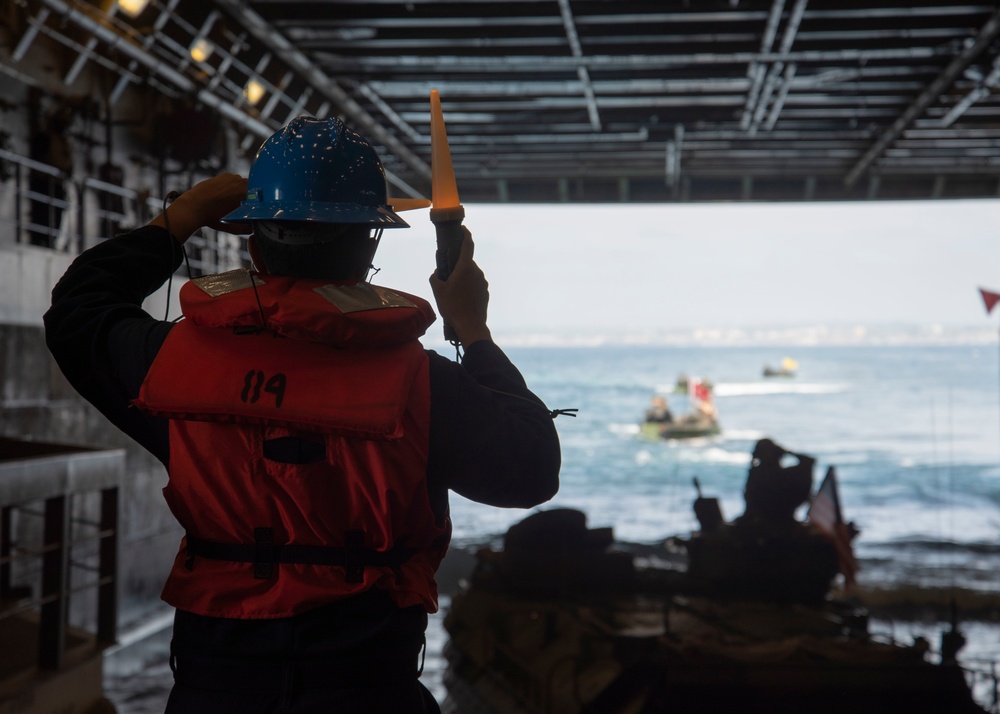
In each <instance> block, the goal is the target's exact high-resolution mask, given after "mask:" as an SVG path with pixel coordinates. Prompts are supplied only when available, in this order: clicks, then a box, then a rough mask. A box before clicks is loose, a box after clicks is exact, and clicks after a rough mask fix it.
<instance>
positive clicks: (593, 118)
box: [558, 0, 601, 131]
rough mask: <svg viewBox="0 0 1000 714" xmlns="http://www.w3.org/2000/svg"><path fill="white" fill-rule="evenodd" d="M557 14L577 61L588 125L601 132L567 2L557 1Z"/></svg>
mask: <svg viewBox="0 0 1000 714" xmlns="http://www.w3.org/2000/svg"><path fill="white" fill-rule="evenodd" d="M558 2H559V12H560V13H561V14H562V21H563V28H564V29H565V31H566V39H567V40H569V47H570V50H571V51H572V52H573V56H574V57H575V58H576V59H577V61H578V63H577V66H576V76H577V77H579V78H580V84H581V85H582V87H583V96H584V97H585V98H586V100H587V116H589V117H590V125H591V126H592V127H593V128H594V131H600V130H601V116H600V114H599V113H598V112H597V102H596V101H595V100H594V86H593V85H592V84H591V83H590V73H589V72H588V71H587V65H586V64H585V63H584V61H583V47H582V46H581V45H580V36H579V35H578V34H577V32H576V25H575V24H574V23H573V10H572V9H571V8H570V6H569V0H558Z"/></svg>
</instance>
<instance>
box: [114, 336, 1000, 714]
mask: <svg viewBox="0 0 1000 714" xmlns="http://www.w3.org/2000/svg"><path fill="white" fill-rule="evenodd" d="M506 351H507V353H508V354H509V355H510V356H511V358H512V359H513V360H514V362H515V364H517V365H518V367H519V368H520V369H521V372H522V373H523V374H524V376H525V378H526V379H527V381H528V383H529V385H531V387H532V388H533V389H534V391H535V392H536V393H537V394H538V395H539V396H540V397H542V399H544V400H545V402H546V404H547V405H548V406H549V407H550V408H553V409H555V408H567V409H568V408H576V409H578V410H579V411H578V416H577V417H575V418H572V417H568V416H560V417H558V418H557V419H556V422H555V423H556V426H557V428H558V431H559V435H560V440H561V444H562V456H563V466H562V472H561V488H560V491H559V493H558V494H557V496H556V497H555V498H554V499H553V500H552V501H551V502H549V503H547V504H545V505H543V506H541V508H554V507H571V508H577V509H580V510H582V511H584V512H585V513H586V514H587V521H588V525H589V526H590V527H592V528H597V527H611V528H613V530H614V533H615V536H616V537H617V538H618V539H619V540H622V541H629V542H634V543H641V544H658V543H660V542H662V541H663V540H664V539H666V538H668V537H670V536H674V535H681V536H684V535H687V534H688V533H690V531H691V530H693V529H694V528H695V527H696V525H697V524H696V521H695V518H694V515H693V512H692V510H691V505H692V502H693V500H694V498H695V495H696V493H695V488H694V486H693V483H692V479H693V478H694V477H697V478H698V480H699V482H700V483H701V488H702V491H703V493H704V495H706V496H713V497H717V498H719V499H720V502H721V506H722V510H723V514H724V515H725V517H726V518H729V519H731V518H735V517H736V516H738V515H740V514H741V513H742V512H743V505H744V504H743V496H742V491H743V486H744V483H745V480H746V474H747V469H748V466H749V461H750V453H751V451H752V449H753V446H754V444H755V443H756V441H757V440H758V439H760V438H763V437H768V438H771V439H772V440H774V441H775V442H777V443H778V444H780V445H782V446H783V447H785V448H786V449H788V450H790V451H793V452H797V453H804V454H808V455H810V456H812V457H814V458H816V459H817V464H816V469H815V473H814V488H818V486H819V484H820V482H821V480H822V477H823V475H824V474H825V472H826V470H827V468H829V467H831V466H832V467H834V468H835V469H836V473H837V477H838V482H839V486H840V497H841V502H842V506H843V512H844V516H845V518H846V519H847V520H850V521H854V522H855V524H856V525H857V526H858V528H859V529H860V535H859V536H858V537H857V539H856V540H855V550H856V553H857V555H858V556H859V558H860V561H861V566H862V570H861V571H860V573H859V576H858V580H859V584H860V585H862V586H863V587H868V588H879V587H885V588H906V587H908V586H912V587H915V588H939V589H945V590H946V591H947V590H948V589H954V590H961V591H964V592H971V593H976V594H978V595H980V597H981V599H984V600H985V601H986V602H990V601H991V600H995V603H996V607H995V614H994V617H993V618H986V621H983V618H982V616H981V615H982V613H980V619H979V620H978V621H969V622H966V623H965V624H964V632H965V634H966V636H967V637H968V639H969V644H968V645H967V647H966V649H965V650H964V663H966V664H969V665H970V666H973V665H977V664H981V665H982V669H983V671H986V672H988V671H989V668H990V667H991V666H992V665H991V664H990V663H991V662H998V661H1000V627H998V625H997V618H1000V351H998V347H997V345H990V344H985V345H960V346H942V345H935V346H837V347H819V346H816V347H795V348H774V347H676V346H666V347H656V346H601V347H531V348H511V349H507V350H506ZM785 356H788V357H792V358H794V359H795V360H796V361H797V362H798V365H799V369H798V372H797V374H796V375H795V376H794V377H792V378H765V377H763V376H762V371H763V367H764V365H766V364H770V365H773V366H777V365H778V363H780V361H781V359H782V358H783V357H785ZM681 373H683V374H686V375H688V376H690V377H701V378H706V379H709V380H710V381H711V382H712V383H713V385H714V394H715V398H714V400H715V404H716V406H717V408H718V411H719V421H720V424H721V427H722V432H721V434H719V435H718V436H714V437H710V438H705V439H697V440H691V441H684V442H676V441H649V440H646V439H643V438H642V437H641V435H640V433H639V423H640V422H641V420H642V416H643V412H644V411H645V409H646V407H647V406H648V404H649V401H650V398H651V397H652V396H653V395H654V394H657V393H660V394H665V395H666V396H667V397H668V399H669V400H670V403H671V407H672V409H673V411H674V413H675V414H681V413H683V412H684V411H685V410H686V409H687V408H689V406H690V405H688V404H687V400H686V398H685V397H684V396H683V395H675V394H674V393H673V390H674V384H675V381H676V378H677V376H678V375H679V374H681ZM528 513H530V511H525V510H519V509H498V508H493V507H488V506H483V505H481V504H476V503H472V502H470V501H467V500H465V499H463V498H461V497H458V496H454V495H453V496H452V519H453V524H454V537H455V544H456V547H461V546H462V545H463V544H464V545H469V544H479V543H483V542H495V541H496V539H498V538H499V537H501V536H502V534H503V533H504V532H505V531H506V530H507V528H508V527H509V526H510V525H512V524H514V523H516V522H518V521H520V520H521V519H523V518H524V517H525V516H526V515H528ZM448 602H449V600H448V597H446V596H444V597H442V603H441V604H442V610H441V612H440V613H439V614H437V615H435V616H433V617H432V618H431V623H430V626H429V630H428V650H427V660H426V664H425V671H424V681H425V683H426V684H427V685H428V686H429V687H430V688H431V690H432V691H433V692H434V693H435V695H436V696H437V697H438V698H439V700H440V701H444V699H445V698H446V696H447V692H446V690H445V689H444V685H443V684H442V678H441V675H442V670H443V668H444V666H445V663H444V659H443V656H442V650H443V647H444V644H445V641H446V639H447V634H446V632H445V631H444V629H443V627H442V619H443V615H444V613H445V612H446V610H447V606H448ZM945 626H946V623H943V622H940V621H935V620H930V621H926V620H925V621H920V620H917V621H913V620H910V621H874V622H873V623H872V630H873V632H875V633H876V634H880V635H882V636H884V637H887V638H894V639H897V641H906V642H909V641H911V638H912V637H913V636H915V635H923V636H926V637H928V639H929V640H930V641H931V642H936V641H937V640H938V638H939V635H940V632H941V630H942V629H943V628H944V627H945ZM161 660H162V657H161V658H159V659H158V658H157V655H156V651H155V648H154V652H153V655H152V656H151V658H150V659H149V662H150V664H149V666H148V667H146V668H144V670H143V673H144V674H143V675H141V676H140V675H139V674H137V673H136V672H134V671H132V672H129V671H127V669H126V670H125V671H122V675H121V676H117V675H115V674H114V672H115V671H121V670H120V668H118V669H116V668H115V667H112V668H111V671H112V675H111V676H109V679H108V682H109V688H110V695H111V696H112V698H113V700H114V701H115V702H116V704H118V706H119V712H120V713H121V714H125V713H127V712H136V713H137V714H144V713H145V712H146V711H157V710H158V707H160V708H159V710H162V701H164V698H165V694H166V692H167V691H169V686H170V683H169V671H168V670H166V668H165V665H164V664H163V662H162V661H161ZM976 686H977V698H978V699H980V701H981V702H983V703H984V704H987V705H990V704H991V703H992V698H993V687H995V686H996V685H995V682H994V681H993V679H992V678H991V677H990V676H985V675H984V676H983V677H982V678H981V679H980V680H978V681H977V683H976ZM137 687H140V688H141V690H140V691H137V690H136V688H137Z"/></svg>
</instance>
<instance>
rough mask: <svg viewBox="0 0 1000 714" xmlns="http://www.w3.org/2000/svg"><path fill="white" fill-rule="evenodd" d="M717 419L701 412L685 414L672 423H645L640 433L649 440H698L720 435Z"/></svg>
mask: <svg viewBox="0 0 1000 714" xmlns="http://www.w3.org/2000/svg"><path fill="white" fill-rule="evenodd" d="M720 432H721V429H720V428H719V422H718V420H717V419H715V418H713V417H711V416H710V415H707V414H702V413H700V412H697V413H694V414H685V415H683V416H681V417H678V418H675V419H673V420H672V421H668V422H662V421H644V422H643V423H642V425H641V426H640V433H641V434H642V435H643V436H644V437H645V438H647V439H654V440H655V439H696V438H698V437H703V436H715V435H716V434H718V433H720Z"/></svg>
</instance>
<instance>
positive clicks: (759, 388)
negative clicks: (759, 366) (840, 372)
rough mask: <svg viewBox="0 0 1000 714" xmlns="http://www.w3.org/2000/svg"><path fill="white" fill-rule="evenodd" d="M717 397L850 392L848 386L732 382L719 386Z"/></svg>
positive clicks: (809, 383) (808, 383) (818, 383)
mask: <svg viewBox="0 0 1000 714" xmlns="http://www.w3.org/2000/svg"><path fill="white" fill-rule="evenodd" d="M713 391H714V393H715V396H717V397H757V396H761V395H765V394H840V393H842V392H846V391H848V385H846V384H824V383H820V382H732V383H725V384H717V385H715V388H714V390H713Z"/></svg>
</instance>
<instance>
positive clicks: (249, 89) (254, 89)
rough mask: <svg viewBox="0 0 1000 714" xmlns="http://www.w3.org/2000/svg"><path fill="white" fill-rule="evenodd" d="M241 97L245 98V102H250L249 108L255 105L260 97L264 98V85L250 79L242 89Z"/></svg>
mask: <svg viewBox="0 0 1000 714" xmlns="http://www.w3.org/2000/svg"><path fill="white" fill-rule="evenodd" d="M243 96H244V97H246V98H247V101H248V102H250V105H251V106H254V105H256V104H257V102H259V101H260V99H261V97H263V96H264V85H263V84H261V83H260V82H258V81H257V80H256V79H251V80H250V81H249V82H247V83H246V86H245V87H243Z"/></svg>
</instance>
